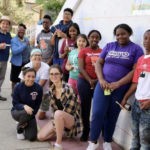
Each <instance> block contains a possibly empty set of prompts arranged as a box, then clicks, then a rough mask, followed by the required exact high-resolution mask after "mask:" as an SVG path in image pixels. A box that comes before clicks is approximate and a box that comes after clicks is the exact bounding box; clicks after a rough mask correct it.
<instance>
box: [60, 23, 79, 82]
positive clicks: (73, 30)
mask: <svg viewBox="0 0 150 150" xmlns="http://www.w3.org/2000/svg"><path fill="white" fill-rule="evenodd" d="M79 34H80V29H79V26H78V24H77V23H73V24H71V25H70V27H69V28H68V31H67V38H66V39H65V40H64V41H63V44H62V47H61V49H60V57H61V58H63V64H62V70H63V77H64V81H66V82H68V77H69V73H68V71H67V70H66V69H65V65H66V62H67V59H68V53H69V52H70V51H71V50H73V49H74V48H75V43H76V39H77V36H78V35H79Z"/></svg>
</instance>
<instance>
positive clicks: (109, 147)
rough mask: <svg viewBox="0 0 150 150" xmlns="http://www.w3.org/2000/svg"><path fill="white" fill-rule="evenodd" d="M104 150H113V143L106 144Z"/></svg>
mask: <svg viewBox="0 0 150 150" xmlns="http://www.w3.org/2000/svg"><path fill="white" fill-rule="evenodd" d="M103 149H104V150H112V147H111V143H110V142H104V143H103Z"/></svg>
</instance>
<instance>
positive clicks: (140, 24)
mask: <svg viewBox="0 0 150 150" xmlns="http://www.w3.org/2000/svg"><path fill="white" fill-rule="evenodd" d="M134 2H135V1H134V0H126V1H121V0H112V1H110V0H73V1H72V0H67V1H66V3H65V5H64V6H63V8H62V11H61V12H60V14H59V16H58V18H57V20H56V22H55V23H58V21H59V20H60V19H62V12H63V9H64V8H66V7H70V8H73V9H74V17H73V20H74V22H77V23H78V24H79V25H80V29H81V31H82V33H85V34H87V33H88V32H89V31H90V30H91V29H98V30H99V31H100V32H101V33H102V41H101V42H100V43H99V45H100V47H102V48H103V46H104V45H105V44H106V43H107V42H110V41H114V40H115V37H114V35H113V29H114V27H115V26H116V25H118V24H120V23H127V24H129V25H130V26H131V27H132V29H133V32H134V34H133V36H132V37H131V39H132V40H133V41H134V42H136V43H138V44H140V45H142V37H143V33H144V31H145V30H147V29H149V28H150V26H149V25H150V19H149V18H150V15H133V11H132V8H133V3H134ZM149 3H150V2H149ZM130 100H131V101H133V100H134V98H133V97H131V99H130ZM130 125H131V117H130V112H124V111H121V113H120V116H119V119H118V122H117V125H116V130H115V133H114V139H115V141H116V142H117V143H118V144H120V145H121V146H123V147H124V148H125V149H129V146H130V142H131V138H132V133H131V128H130Z"/></svg>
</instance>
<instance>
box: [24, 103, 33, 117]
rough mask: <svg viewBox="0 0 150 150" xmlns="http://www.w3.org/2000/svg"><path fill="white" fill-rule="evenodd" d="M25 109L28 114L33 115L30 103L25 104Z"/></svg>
mask: <svg viewBox="0 0 150 150" xmlns="http://www.w3.org/2000/svg"><path fill="white" fill-rule="evenodd" d="M24 110H25V111H26V113H27V114H29V115H32V114H33V109H32V108H31V107H30V106H28V105H24Z"/></svg>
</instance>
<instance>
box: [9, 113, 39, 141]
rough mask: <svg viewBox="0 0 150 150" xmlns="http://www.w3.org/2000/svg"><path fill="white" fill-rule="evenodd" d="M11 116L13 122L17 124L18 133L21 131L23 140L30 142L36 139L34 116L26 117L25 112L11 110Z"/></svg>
mask: <svg viewBox="0 0 150 150" xmlns="http://www.w3.org/2000/svg"><path fill="white" fill-rule="evenodd" d="M11 115H12V117H13V119H14V120H16V121H18V122H19V124H18V126H17V132H18V133H19V132H21V131H22V130H23V131H24V136H25V139H27V140H30V141H34V140H36V139H37V123H36V119H35V116H34V115H28V114H27V113H26V111H25V110H13V111H11ZM23 126H24V127H23Z"/></svg>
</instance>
